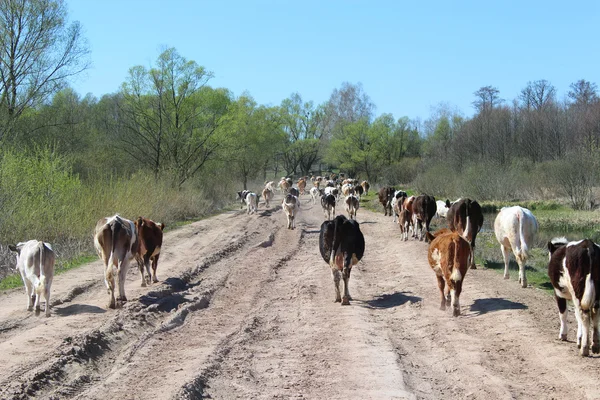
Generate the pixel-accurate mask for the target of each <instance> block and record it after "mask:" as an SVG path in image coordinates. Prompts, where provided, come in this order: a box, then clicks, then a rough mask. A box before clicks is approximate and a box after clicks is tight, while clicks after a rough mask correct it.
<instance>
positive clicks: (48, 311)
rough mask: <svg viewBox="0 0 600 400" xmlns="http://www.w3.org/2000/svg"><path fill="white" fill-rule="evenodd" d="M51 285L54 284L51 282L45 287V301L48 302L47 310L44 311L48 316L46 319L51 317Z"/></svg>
mask: <svg viewBox="0 0 600 400" xmlns="http://www.w3.org/2000/svg"><path fill="white" fill-rule="evenodd" d="M51 283H52V282H51V281H50V282H46V284H45V285H44V299H45V300H46V308H45V309H44V312H45V314H46V317H49V316H50V284H51ZM38 297H39V296H38Z"/></svg>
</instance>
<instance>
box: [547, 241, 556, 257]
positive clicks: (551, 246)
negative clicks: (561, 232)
mask: <svg viewBox="0 0 600 400" xmlns="http://www.w3.org/2000/svg"><path fill="white" fill-rule="evenodd" d="M548 251H549V252H550V254H552V253H554V252H555V251H556V246H555V245H554V243H552V242H551V241H550V242H548Z"/></svg>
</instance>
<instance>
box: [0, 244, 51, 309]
mask: <svg viewBox="0 0 600 400" xmlns="http://www.w3.org/2000/svg"><path fill="white" fill-rule="evenodd" d="M8 248H9V249H10V250H11V251H13V252H15V253H16V256H17V266H16V269H17V270H18V271H19V273H20V274H21V279H22V280H23V285H24V286H25V293H26V294H27V311H33V308H34V306H35V310H36V311H40V297H41V296H42V293H43V294H44V299H45V300H46V306H45V314H46V317H49V316H50V287H51V286H52V278H53V277H54V262H55V260H56V256H55V254H54V251H53V250H52V247H51V246H50V244H48V243H44V242H40V241H38V240H29V241H27V242H19V243H17V244H16V245H12V244H11V245H8ZM34 299H35V304H34Z"/></svg>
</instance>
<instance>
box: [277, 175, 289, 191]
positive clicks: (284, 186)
mask: <svg viewBox="0 0 600 400" xmlns="http://www.w3.org/2000/svg"><path fill="white" fill-rule="evenodd" d="M278 186H279V190H281V192H282V193H287V191H288V189H289V188H290V187H292V184H291V182H289V181H288V180H287V179H286V178H285V177H283V178H281V180H280V181H279V185H278Z"/></svg>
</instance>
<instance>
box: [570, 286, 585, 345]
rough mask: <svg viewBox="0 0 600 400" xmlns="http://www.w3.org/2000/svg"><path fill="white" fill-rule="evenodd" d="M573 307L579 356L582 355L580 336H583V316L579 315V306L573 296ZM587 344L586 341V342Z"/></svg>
mask: <svg viewBox="0 0 600 400" xmlns="http://www.w3.org/2000/svg"><path fill="white" fill-rule="evenodd" d="M572 300H573V306H574V308H575V319H576V320H577V347H578V348H580V349H581V352H582V353H581V355H587V354H583V347H582V343H581V342H582V335H583V316H582V315H581V314H582V313H581V306H580V304H579V300H578V299H577V298H576V297H574V296H573V299H572ZM586 342H587V341H586Z"/></svg>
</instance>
